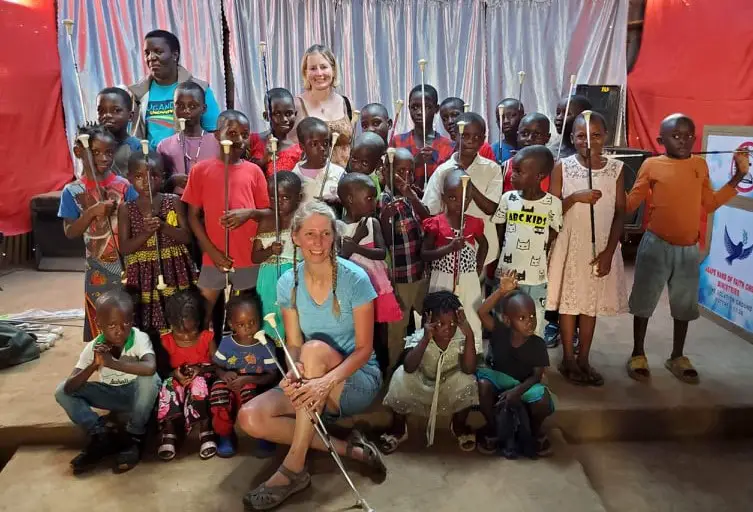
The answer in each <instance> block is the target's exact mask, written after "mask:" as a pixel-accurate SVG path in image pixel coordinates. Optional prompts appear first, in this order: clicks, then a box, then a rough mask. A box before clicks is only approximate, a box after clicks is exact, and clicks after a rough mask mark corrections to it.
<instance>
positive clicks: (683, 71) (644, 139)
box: [627, 0, 753, 151]
mask: <svg viewBox="0 0 753 512" xmlns="http://www.w3.org/2000/svg"><path fill="white" fill-rule="evenodd" d="M752 23H753V1H751V0H714V1H710V0H647V1H646V14H645V21H644V25H643V38H642V41H641V48H640V53H639V54H638V59H637V61H636V63H635V66H634V67H633V69H632V71H631V72H630V74H629V75H628V89H627V92H628V95H627V106H628V120H629V121H628V142H629V145H630V146H631V147H639V148H644V149H649V150H653V151H662V150H663V148H662V147H661V146H659V144H658V143H657V142H656V137H658V136H659V123H661V120H662V119H663V118H664V117H666V116H667V115H669V114H671V113H673V112H682V113H684V114H687V115H689V116H690V117H691V118H693V120H694V121H695V123H696V132H697V134H698V139H697V141H696V147H695V149H696V150H699V151H700V149H701V143H702V140H703V137H702V135H703V127H704V126H705V125H742V126H753V24H752Z"/></svg>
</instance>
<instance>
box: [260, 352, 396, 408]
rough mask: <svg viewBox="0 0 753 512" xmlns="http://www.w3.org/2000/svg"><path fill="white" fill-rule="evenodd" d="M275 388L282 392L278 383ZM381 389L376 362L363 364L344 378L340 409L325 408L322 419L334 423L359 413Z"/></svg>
mask: <svg viewBox="0 0 753 512" xmlns="http://www.w3.org/2000/svg"><path fill="white" fill-rule="evenodd" d="M275 389H276V390H278V391H280V392H282V388H280V386H279V385H278V386H277V387H276V388H275ZM381 389H382V371H381V370H380V369H379V367H378V366H377V365H376V364H369V363H367V364H365V365H363V366H362V367H361V368H359V369H358V370H356V372H355V373H354V374H353V375H351V376H350V377H348V378H347V379H345V384H344V386H343V391H342V393H341V394H340V410H339V411H331V410H329V409H325V411H324V412H323V413H322V420H323V421H325V422H327V423H334V422H336V421H338V420H340V419H342V418H349V417H350V416H355V415H356V414H360V413H362V412H363V411H365V410H366V409H368V408H369V406H370V405H371V404H372V403H373V402H374V400H375V399H376V397H377V395H378V394H379V391H380V390H381Z"/></svg>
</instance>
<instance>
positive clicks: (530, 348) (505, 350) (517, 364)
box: [489, 318, 549, 382]
mask: <svg viewBox="0 0 753 512" xmlns="http://www.w3.org/2000/svg"><path fill="white" fill-rule="evenodd" d="M494 324H495V325H494V330H493V331H492V336H491V341H490V345H491V361H490V362H489V364H490V366H491V367H492V369H493V370H495V371H498V372H502V373H506V374H507V375H509V376H510V377H512V378H514V379H516V380H519V381H520V382H523V381H524V380H526V379H527V378H528V377H530V376H531V375H533V369H534V368H537V367H546V366H549V353H548V352H547V350H546V343H545V342H544V340H543V339H541V338H539V337H538V336H536V335H533V336H531V337H529V338H528V339H527V340H526V341H525V343H523V344H522V345H521V346H519V347H513V346H512V344H511V340H512V331H511V330H510V328H509V327H507V326H506V325H505V324H504V323H502V322H501V321H499V320H498V319H496V318H495V319H494Z"/></svg>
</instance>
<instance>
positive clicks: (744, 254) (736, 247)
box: [724, 226, 753, 265]
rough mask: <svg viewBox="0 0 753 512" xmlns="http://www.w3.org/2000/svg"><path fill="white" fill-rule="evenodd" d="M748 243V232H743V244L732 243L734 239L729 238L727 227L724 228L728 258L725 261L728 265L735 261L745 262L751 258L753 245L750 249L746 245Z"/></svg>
mask: <svg viewBox="0 0 753 512" xmlns="http://www.w3.org/2000/svg"><path fill="white" fill-rule="evenodd" d="M747 243H748V232H747V231H745V230H743V240H742V242H738V243H734V242H733V241H732V238H730V236H729V232H728V231H727V226H724V247H725V248H726V249H727V254H729V256H727V257H726V258H725V259H726V260H727V263H729V264H730V265H732V262H733V261H735V260H744V259H746V258H748V256H750V253H751V252H753V244H751V245H750V246H748V247H745V244H747Z"/></svg>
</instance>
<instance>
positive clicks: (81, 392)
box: [55, 290, 160, 474]
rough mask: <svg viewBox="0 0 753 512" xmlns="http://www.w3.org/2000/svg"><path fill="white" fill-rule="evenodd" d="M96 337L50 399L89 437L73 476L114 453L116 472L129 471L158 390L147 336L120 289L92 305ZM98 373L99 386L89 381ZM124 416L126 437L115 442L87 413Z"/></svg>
mask: <svg viewBox="0 0 753 512" xmlns="http://www.w3.org/2000/svg"><path fill="white" fill-rule="evenodd" d="M96 311H97V316H96V321H97V326H98V327H99V330H100V335H99V336H97V337H96V338H95V339H94V340H92V341H90V342H89V343H87V344H86V346H85V347H84V350H83V351H82V352H81V356H80V357H79V360H78V362H77V363H76V366H75V367H74V368H73V371H72V372H71V374H70V376H69V377H68V378H67V379H66V380H65V381H64V382H62V383H61V384H60V385H59V386H58V387H57V390H56V391H55V399H56V400H57V402H58V403H59V404H60V406H61V407H62V408H63V409H65V412H66V413H67V414H68V417H69V418H70V419H71V421H72V422H73V423H75V424H76V425H78V426H80V427H81V428H83V429H84V430H86V433H87V434H88V435H89V438H90V440H89V445H88V446H87V447H86V448H85V449H84V451H82V452H81V453H80V454H79V455H78V456H76V457H75V458H74V459H73V460H72V461H71V467H72V468H73V473H74V474H79V473H82V472H84V471H86V470H87V469H91V468H92V467H94V466H96V465H97V464H98V463H99V462H100V461H102V460H103V459H105V458H107V457H109V456H110V455H112V454H114V453H116V452H117V454H118V455H117V463H116V467H115V469H114V470H115V471H116V472H124V471H128V470H129V469H132V468H133V467H134V466H136V464H138V463H139V460H140V458H141V445H142V442H143V438H144V434H145V433H146V424H147V422H148V421H149V418H150V417H151V415H152V411H153V410H154V403H155V401H156V399H157V393H158V392H159V388H160V378H159V376H158V375H157V373H156V361H155V355H154V350H153V348H152V343H151V341H150V340H149V336H147V335H146V334H145V333H143V332H142V331H140V330H139V329H137V328H135V327H133V302H132V301H131V298H130V297H129V296H128V295H126V294H125V293H124V292H122V291H119V290H117V291H111V292H106V293H104V294H102V295H101V296H100V297H99V298H98V299H97V303H96ZM94 372H98V373H99V382H90V381H89V379H90V378H91V376H92V375H93V374H94ZM92 407H96V408H97V409H105V410H108V411H112V412H125V413H129V420H128V424H127V425H126V435H125V437H124V438H123V439H121V440H119V441H118V440H115V439H113V438H112V436H111V434H110V433H109V432H108V431H107V429H106V428H105V421H104V418H103V417H101V416H99V414H97V413H96V412H94V411H93V410H92Z"/></svg>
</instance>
